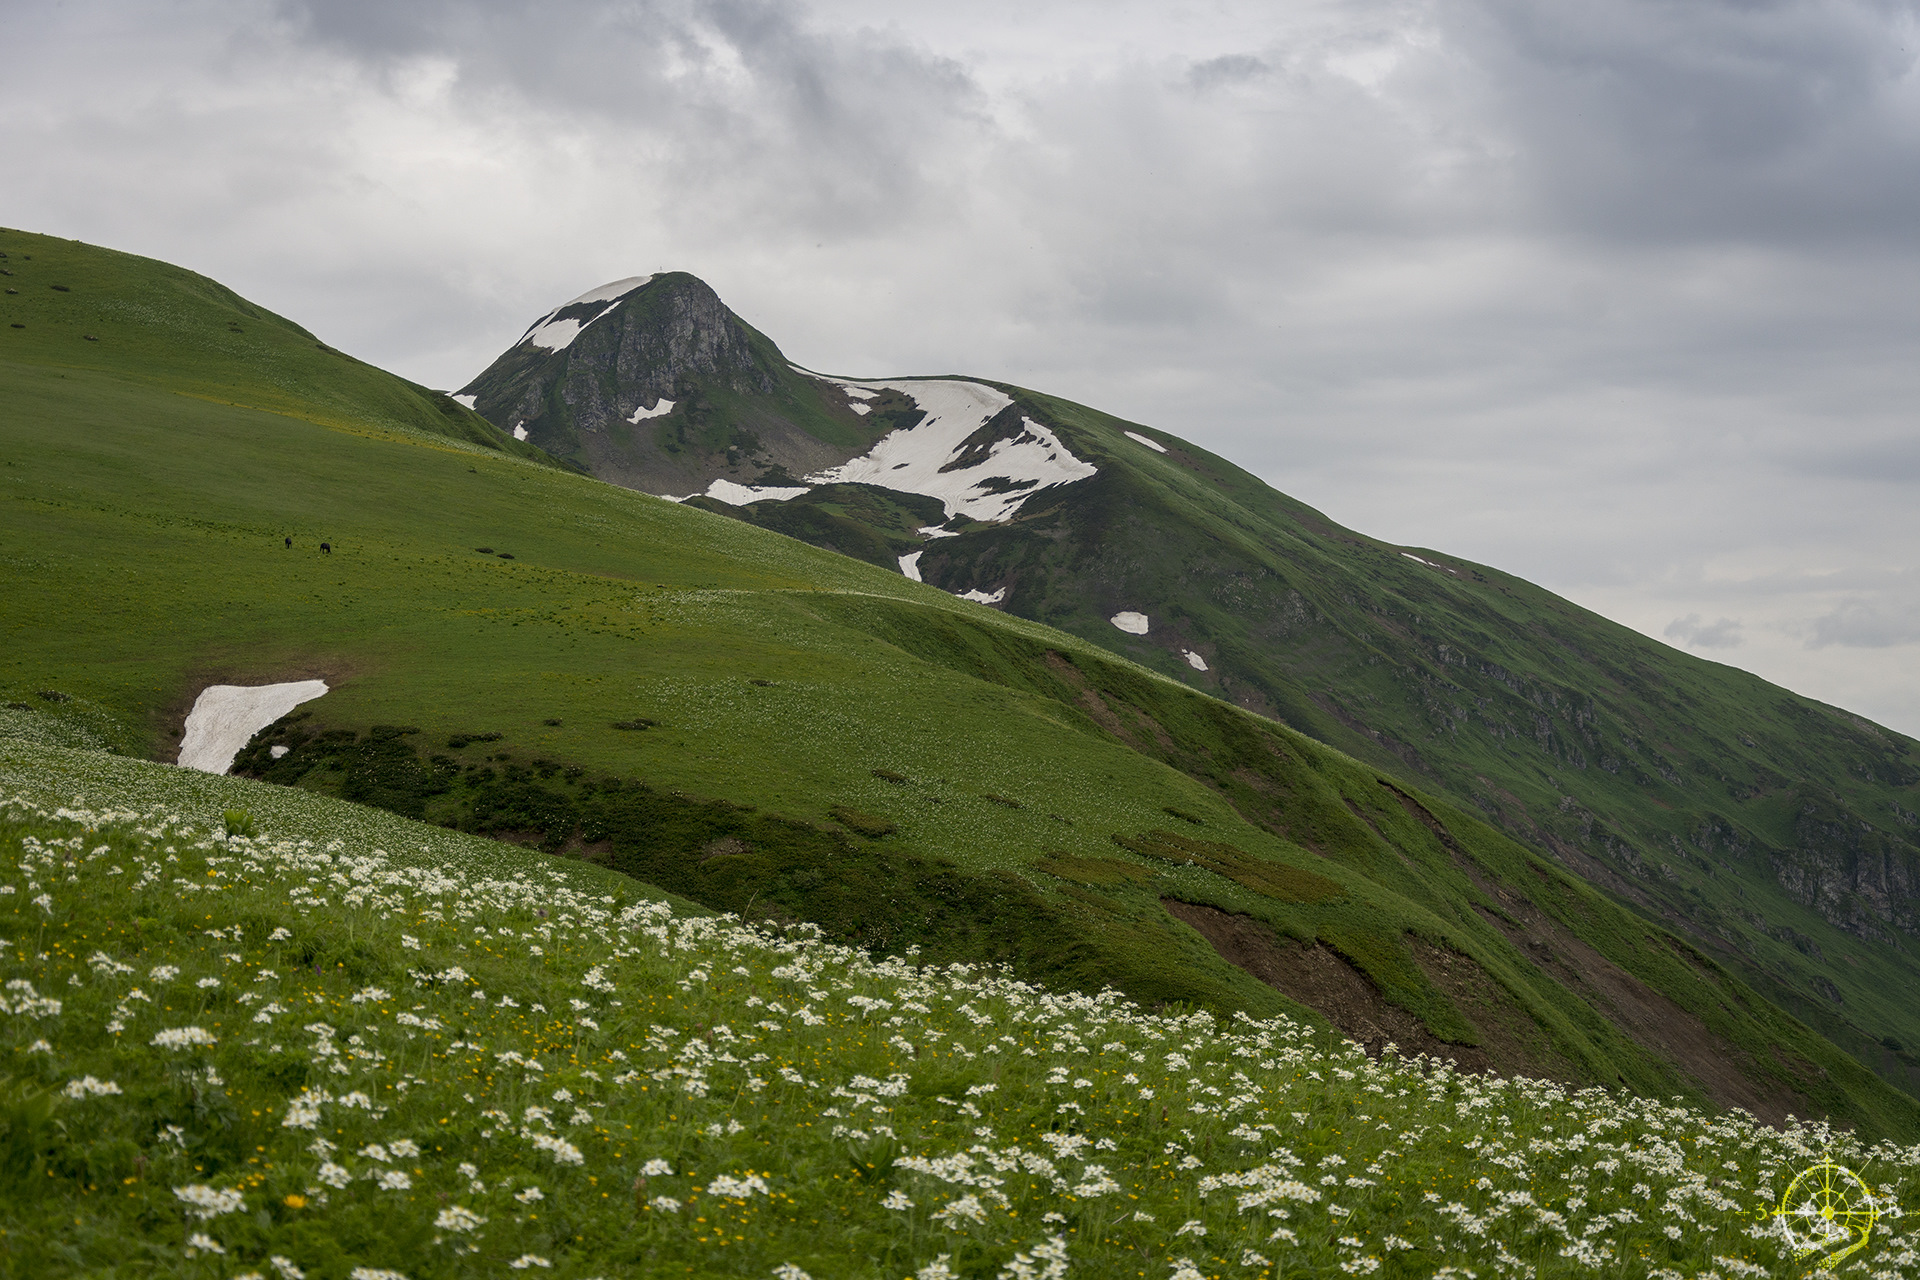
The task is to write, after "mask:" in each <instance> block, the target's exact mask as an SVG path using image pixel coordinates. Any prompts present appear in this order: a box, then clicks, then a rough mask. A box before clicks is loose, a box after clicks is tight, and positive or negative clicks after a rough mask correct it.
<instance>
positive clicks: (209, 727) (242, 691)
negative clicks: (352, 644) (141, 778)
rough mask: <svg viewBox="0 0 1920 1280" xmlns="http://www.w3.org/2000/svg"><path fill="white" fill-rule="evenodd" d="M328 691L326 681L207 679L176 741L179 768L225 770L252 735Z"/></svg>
mask: <svg viewBox="0 0 1920 1280" xmlns="http://www.w3.org/2000/svg"><path fill="white" fill-rule="evenodd" d="M326 691H327V682H326V681H325V680H296V681H294V682H292V683H291V684H263V685H254V686H252V687H250V688H249V687H247V686H245V685H237V684H210V685H208V686H207V687H206V688H204V689H202V690H201V691H200V696H199V697H198V698H195V699H194V700H193V710H192V711H190V712H188V713H187V728H186V735H185V736H184V737H182V738H181V740H180V759H179V764H180V767H181V768H182V769H198V770H200V771H201V772H202V773H225V772H226V771H227V770H229V769H231V768H233V758H234V757H235V756H236V755H239V754H240V748H242V747H244V746H246V745H247V743H248V742H249V741H250V740H251V739H252V738H253V735H254V734H256V733H258V732H260V731H261V730H262V729H264V728H266V727H267V726H268V725H270V724H272V723H273V722H274V721H275V720H278V719H279V718H280V717H281V716H283V715H285V714H287V712H289V711H291V710H293V709H294V708H295V707H297V706H299V705H300V704H301V703H303V702H311V701H313V700H314V699H315V698H317V697H319V696H320V695H321V694H323V693H325V692H326Z"/></svg>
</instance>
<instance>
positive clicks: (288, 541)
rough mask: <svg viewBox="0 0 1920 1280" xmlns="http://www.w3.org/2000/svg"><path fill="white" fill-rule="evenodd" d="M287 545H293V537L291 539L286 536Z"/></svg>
mask: <svg viewBox="0 0 1920 1280" xmlns="http://www.w3.org/2000/svg"><path fill="white" fill-rule="evenodd" d="M287 545H288V546H289V547H291V546H292V545H293V539H292V538H288V539H287Z"/></svg>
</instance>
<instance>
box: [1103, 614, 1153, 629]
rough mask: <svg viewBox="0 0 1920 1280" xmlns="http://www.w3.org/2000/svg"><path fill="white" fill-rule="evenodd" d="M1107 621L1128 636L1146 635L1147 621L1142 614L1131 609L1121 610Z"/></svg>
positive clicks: (1145, 616)
mask: <svg viewBox="0 0 1920 1280" xmlns="http://www.w3.org/2000/svg"><path fill="white" fill-rule="evenodd" d="M1107 621H1108V622H1111V623H1112V624H1113V625H1114V626H1116V627H1118V628H1120V630H1122V631H1124V632H1126V633H1127V634H1128V635H1130V636H1143V635H1145V634H1147V629H1148V622H1149V620H1148V618H1147V615H1146V614H1144V613H1135V612H1134V611H1133V610H1131V609H1122V610H1121V611H1120V612H1119V613H1116V614H1114V615H1113V616H1112V617H1111V618H1108V619H1107Z"/></svg>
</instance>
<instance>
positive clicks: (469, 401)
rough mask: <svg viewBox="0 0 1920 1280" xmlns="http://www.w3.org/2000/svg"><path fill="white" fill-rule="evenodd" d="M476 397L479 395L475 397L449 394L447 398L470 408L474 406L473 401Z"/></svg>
mask: <svg viewBox="0 0 1920 1280" xmlns="http://www.w3.org/2000/svg"><path fill="white" fill-rule="evenodd" d="M476 398H477V397H474V396H448V397H447V399H449V400H451V401H453V402H454V403H455V404H457V405H461V406H463V407H464V408H468V409H471V408H473V402H474V400H475V399H476Z"/></svg>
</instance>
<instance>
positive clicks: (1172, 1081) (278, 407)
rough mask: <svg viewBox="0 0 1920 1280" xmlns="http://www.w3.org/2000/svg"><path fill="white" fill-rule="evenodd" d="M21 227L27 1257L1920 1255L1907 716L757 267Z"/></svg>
mask: <svg viewBox="0 0 1920 1280" xmlns="http://www.w3.org/2000/svg"><path fill="white" fill-rule="evenodd" d="M0 255H3V256H0V267H4V269H5V271H6V272H7V275H6V276H5V284H6V288H7V292H6V294H5V296H4V298H3V299H0V310H3V311H4V312H5V317H4V318H5V320H6V324H5V325H4V326H0V498H4V501H0V581H4V584H5V589H4V591H0V639H3V640H4V646H0V703H3V704H4V706H3V707H0V849H3V850H4V852H5V854H6V859H5V864H4V867H0V969H4V971H5V973H4V979H5V991H4V995H3V996H0V1012H3V1013H4V1023H0V1027H3V1028H4V1030H3V1031H0V1036H3V1037H4V1038H3V1039H0V1045H4V1055H5V1060H4V1062H3V1063H0V1146H4V1150H5V1155H4V1158H3V1159H0V1179H4V1181H5V1195H4V1197H0V1268H4V1270H5V1272H6V1273H7V1274H17V1275H23V1276H24V1275H35V1276H44V1275H88V1276H162V1275H164V1276H176V1275H177V1276H194V1277H207V1278H209V1280H213V1278H215V1277H218V1278H221V1280H226V1278H235V1280H238V1278H240V1277H253V1278H256V1280H299V1278H300V1277H313V1280H394V1278H396V1277H398V1278H403V1280H432V1278H435V1277H466V1276H482V1275H506V1274H509V1273H517V1272H524V1273H526V1274H529V1275H556V1276H563V1275H564V1276H574V1277H594V1276H599V1277H614V1276H629V1275H631V1276H652V1275H662V1276H666V1275H690V1276H761V1277H780V1278H781V1280H803V1278H806V1280H839V1278H840V1277H847V1278H849V1280H852V1278H856V1277H857V1278H861V1280H865V1278H868V1277H871V1278H874V1280H883V1278H884V1280H903V1278H905V1277H915V1278H917V1280H958V1278H960V1277H967V1278H968V1280H976V1278H978V1280H1036V1278H1038V1277H1046V1278H1047V1280H1060V1278H1062V1277H1067V1276H1076V1277H1078V1276H1086V1277H1116V1278H1118V1277H1126V1278H1139V1277H1146V1278H1150V1280H1200V1278H1201V1277H1205V1278H1207V1280H1224V1278H1227V1277H1247V1278H1248V1280H1268V1278H1274V1280H1277V1278H1279V1277H1295V1276H1300V1277H1305V1276H1330V1277H1339V1276H1367V1275H1374V1274H1376V1273H1377V1274H1378V1275H1379V1276H1381V1277H1401V1276H1407V1277H1413V1276H1418V1277H1422V1278H1423V1280H1424V1278H1425V1277H1436V1278H1437V1277H1449V1278H1450V1280H1451V1278H1454V1277H1464V1278H1465V1280H1494V1278H1495V1277H1511V1278H1513V1280H1527V1278H1532V1277H1547V1276H1554V1277H1559V1276H1568V1277H1574V1276H1580V1277H1584V1276H1597V1277H1613V1276H1619V1277H1641V1276H1649V1277H1659V1278H1660V1280H1679V1278H1680V1277H1709V1276H1710V1277H1715V1278H1716V1280H1733V1278H1734V1277H1748V1276H1761V1275H1784V1274H1800V1273H1801V1272H1804V1271H1806V1270H1807V1269H1809V1268H1811V1267H1814V1266H1815V1265H1818V1264H1821V1263H1822V1262H1825V1263H1826V1264H1828V1265H1835V1266H1837V1267H1839V1268H1840V1269H1841V1270H1843V1271H1847V1272H1849V1273H1851V1271H1853V1270H1856V1269H1857V1270H1863V1271H1864V1272H1865V1273H1866V1274H1868V1275H1870V1276H1872V1277H1874V1278H1875V1280H1878V1278H1879V1277H1883V1276H1898V1275H1907V1274H1912V1273H1913V1272H1914V1270H1915V1263H1916V1262H1920V1253H1916V1252H1915V1245H1916V1240H1917V1239H1920V1237H1916V1235H1915V1233H1914V1232H1912V1231H1910V1230H1909V1229H1908V1227H1907V1224H1905V1222H1904V1216H1903V1215H1904V1213H1905V1211H1906V1210H1908V1209H1909V1208H1911V1207H1914V1205H1915V1204H1917V1203H1920V1201H1917V1200H1916V1197H1920V1175H1916V1173H1915V1166H1916V1164H1920V1145H1915V1144H1920V1097H1917V1096H1916V1094H1915V1089H1916V1088H1920V1065H1917V1064H1920V1059H1917V1058H1915V1057H1914V1056H1913V1055H1912V1053H1910V1052H1909V1050H1908V1046H1909V1045H1912V1044H1915V1043H1920V1014H1916V1013H1915V1012H1914V1010H1913V1007H1912V1004H1911V1001H1910V1000H1908V999H1907V998H1906V993H1907V992H1909V991H1911V990H1912V984H1913V981H1914V979H1915V978H1916V976H1920V973H1916V962H1915V961H1914V959H1913V952H1912V949H1911V939H1912V936H1913V928H1914V925H1913V922H1914V919H1915V917H1914V915H1913V913H1912V898H1911V896H1910V891H1909V886H1910V885H1911V883H1912V868H1913V867H1914V866H1915V865H1917V864H1916V859H1920V849H1916V848H1915V846H1914V845H1913V844H1912V843H1911V840H1910V839H1909V836H1910V834H1911V827H1912V823H1913V822H1914V821H1915V819H1914V818H1913V813H1914V812H1915V811H1917V810H1920V796H1917V795H1916V794H1915V793H1916V791H1920V769H1917V768H1916V767H1915V757H1914V748H1915V744H1914V743H1912V742H1911V741H1909V740H1907V739H1905V738H1903V737H1901V736H1900V735H1898V734H1896V733H1893V732H1892V731H1889V730H1885V729H1883V728H1880V727H1878V726H1874V725H1872V724H1869V723H1867V722H1865V721H1863V720H1860V719H1858V718H1856V717H1851V716H1849V715H1847V714H1846V713H1844V712H1841V711H1838V710H1837V709H1834V708H1829V707H1824V706H1821V705H1820V704H1817V703H1812V702H1809V701H1808V700H1805V699H1801V698H1797V697H1795V696H1794V695H1792V694H1789V693H1787V692H1786V691H1784V690H1781V689H1777V688H1774V687H1772V686H1768V685H1765V684H1764V683H1763V682H1761V681H1759V680H1757V679H1756V678H1754V677H1751V676H1746V675H1744V674H1743V673H1739V672H1735V671H1732V670H1731V669H1729V668H1725V667H1718V666H1714V665H1713V664H1709V663H1704V662H1700V661H1698V660H1695V659H1692V658H1689V657H1686V656H1685V655H1681V654H1677V653H1674V652H1673V651H1670V650H1666V649H1665V648H1664V647H1663V646H1658V645H1655V644H1653V643H1652V642H1650V641H1645V640H1642V639H1640V638H1638V637H1634V636H1632V635H1631V633H1628V632H1626V631H1625V630H1624V629H1622V628H1618V627H1615V626H1613V625H1612V624H1610V623H1607V622H1605V621H1604V620H1602V619H1598V618H1596V617H1594V616H1593V615H1590V614H1586V613H1584V612H1583V611H1581V610H1579V609H1577V608H1576V607H1575V606H1573V605H1571V604H1568V603H1567V602H1565V601H1561V600H1558V599H1556V598H1554V597H1552V596H1551V595H1549V594H1548V593H1546V592H1544V591H1542V590H1541V589H1539V588H1537V587H1534V586H1531V585H1529V584H1527V583H1524V582H1521V581H1519V580H1518V579H1514V578H1511V577H1508V576H1506V575H1503V574H1499V573H1498V572H1497V571H1495V570H1493V569H1490V568H1486V567H1484V566H1475V565H1469V564H1466V563H1464V562H1460V561H1457V560H1454V559H1451V558H1448V557H1446V556H1444V555H1442V554H1440V553H1437V552H1430V551H1427V550H1425V549H1408V548H1399V547H1388V546H1385V545H1384V544H1380V543H1376V542H1374V541H1373V540H1370V539H1367V538H1365V537H1364V536H1363V535H1359V534H1354V533H1352V532H1350V531H1347V530H1343V529H1340V528H1339V527H1338V526H1335V525H1333V524H1332V523H1331V522H1329V521H1327V520H1325V518H1324V517H1321V516H1319V515H1318V514H1317V513H1315V512H1313V511H1311V510H1310V509H1309V508H1307V507H1305V506H1304V505H1302V504H1300V503H1298V502H1295V501H1294V500H1292V499H1290V498H1286V497H1284V496H1283V495H1280V494H1277V493H1274V492H1273V491H1272V490H1270V489H1267V488H1266V487H1265V486H1264V485H1262V484H1261V483H1260V482H1259V481H1257V480H1256V479H1254V478H1253V477H1251V476H1249V475H1247V474H1246V473H1244V472H1240V471H1238V470H1237V469H1235V468H1233V467H1232V466H1231V465H1230V464H1228V463H1226V462H1224V461H1223V460H1220V459H1216V458H1213V457H1211V456H1210V455H1206V454H1204V453H1203V452H1201V451H1199V450H1197V449H1195V448H1193V447H1191V446H1189V445H1187V444H1185V443H1184V442H1182V441H1179V440H1178V439H1176V438H1174V437H1171V436H1168V435H1166V434H1164V433H1160V432H1155V431H1152V430H1151V429H1150V428H1146V427H1142V426H1139V425H1138V424H1129V423H1123V422H1120V421H1119V420H1117V419H1113V418H1110V417H1108V416H1106V415H1104V414H1101V413H1098V412H1097V411H1095V410H1092V409H1087V408H1084V407H1082V406H1078V405H1073V404H1069V403H1067V402H1064V401H1060V400H1057V399H1054V398H1050V397H1047V396H1044V395H1042V394H1039V393H1036V392H1031V391H1027V390H1024V389H1022V388H1017V387H1012V386H1010V385H1006V384H1001V383H996V382H992V381H990V380H981V379H960V378H940V379H919V378H915V379H909V378H901V379H892V380H865V381H855V380H847V379H837V378H830V377H826V376H823V375H817V374H813V373H810V372H808V371H805V370H798V369H795V368H793V367H792V366H791V365H789V364H788V363H787V362H786V360H785V359H784V357H781V356H780V354H779V351H778V349H777V347H775V346H774V345H773V343H772V342H771V340H770V339H768V338H766V337H765V336H764V335H761V334H760V333H758V332H757V331H755V330H753V329H751V328H750V327H748V326H747V325H745V324H744V323H743V322H741V321H739V320H738V318H737V317H734V316H732V314H731V313H730V312H728V311H726V309H725V308H724V306H722V305H721V304H720V303H719V301H718V299H717V298H715V297H713V296H712V294H711V291H710V290H707V289H706V288H705V286H704V285H701V284H700V282H699V281H697V280H695V279H693V277H690V276H686V275H683V274H678V273H672V274H668V275H663V276H658V277H648V278H640V277H636V278H634V279H633V280H628V281H622V282H620V283H619V284H618V285H615V286H608V287H607V288H605V289H601V290H596V291H593V292H591V293H588V294H585V295H582V296H581V297H580V298H576V299H575V300H574V301H573V302H571V303H568V304H564V305H563V306H561V307H559V308H556V309H555V311H553V312H551V313H549V314H548V315H546V316H544V317H541V318H540V319H539V320H536V321H535V323H534V325H533V326H532V327H531V328H530V329H529V330H528V332H527V335H526V336H525V337H523V338H522V339H521V341H520V342H519V343H518V344H516V346H515V347H514V348H513V349H512V350H510V351H509V352H508V353H506V354H505V355H503V356H502V358H501V361H500V362H498V363H497V364H496V365H495V366H494V367H493V368H492V369H490V370H488V371H486V372H485V373H483V374H481V375H480V376H479V377H478V378H477V379H476V381H475V382H474V383H473V384H471V385H470V386H469V387H468V388H466V389H465V392H464V394H462V395H460V396H459V397H455V396H450V395H447V394H444V393H441V392H437V391H432V390H429V389H427V388H423V387H419V386H416V385H413V384H411V383H408V382H406V381H404V380H402V379H400V378H397V377H394V376H392V375H389V374H386V373H384V372H382V371H381V370H378V369H375V368H372V367H371V366H368V365H366V364H363V363H360V362H358V361H355V360H353V359H351V358H350V357H348V356H345V355H344V354H342V353H340V352H338V351H336V350H333V349H331V348H330V347H328V346H327V345H326V344H324V343H323V342H321V341H320V340H319V339H317V338H316V337H315V336H314V335H313V334H310V333H308V332H307V331H306V330H304V329H302V328H301V327H299V326H298V325H297V324H295V323H293V322H291V321H288V320H285V319H282V318H280V317H278V316H275V315H273V314H271V313H269V312H266V311H264V310H262V309H261V308H258V307H256V306H254V305H252V304H250V303H248V302H247V301H245V300H244V299H242V298H240V297H238V296H237V295H235V294H233V293H232V292H230V291H228V290H226V289H224V288H222V287H221V286H219V285H217V284H215V283H213V282H212V281H209V280H207V279H205V278H203V277H200V276H197V275H194V274H192V273H191V272H188V271H185V270H182V269H179V268H176V267H172V266H169V265H166V264H164V263H160V262H155V261H152V260H148V259H143V258H137V257H133V256H130V255H126V254H121V253H117V252H113V251H110V250H106V249H102V248H96V247H93V246H89V245H84V244H80V243H78V242H75V241H70V240H61V239H57V238H53V237H49V236H43V235H35V234H29V233H26V232H21V231H11V230H7V231H0ZM642 489H649V490H655V491H657V494H656V493H654V492H642V491H641V490H642ZM658 495H667V496H669V497H671V499H672V500H667V498H666V497H663V496H658ZM1656 650H1657V651H1658V652H1657V653H1656V652H1655V651H1656ZM293 682H307V685H308V687H309V691H308V692H305V693H303V694H302V695H301V699H302V700H301V701H299V702H298V705H297V707H296V708H295V709H294V710H292V711H288V712H286V713H285V714H278V713H275V714H276V715H277V718H274V719H272V721H271V723H267V724H264V725H263V726H259V727H258V729H257V732H254V731H253V730H252V729H248V730H246V731H245V732H243V733H242V734H240V735H239V737H238V738H236V739H235V740H233V741H232V742H231V743H229V746H230V748H231V749H232V750H233V755H232V765H231V772H230V774H229V775H227V776H222V775H221V774H219V773H215V772H208V771H202V770H198V769H191V768H182V767H177V765H176V763H175V762H176V761H177V760H180V759H181V758H182V748H183V744H185V743H186V742H187V740H188V738H189V737H190V735H191V734H195V733H203V734H204V733H209V732H212V731H211V730H208V729H207V728H206V724H207V719H206V717H207V710H206V709H207V707H208V706H211V705H212V704H211V703H208V702H205V701H204V699H206V698H207V697H208V696H209V694H210V691H212V690H215V689H218V688H221V687H224V686H240V687H242V688H243V689H246V688H254V687H258V686H270V685H283V684H291V683H293ZM283 705H284V704H283ZM197 708H198V709H197ZM1459 708H1469V709H1470V710H1460V712H1459V714H1457V715H1456V714H1455V710H1456V709H1459ZM1527 708H1531V710H1527ZM1736 743H1738V744H1744V745H1741V746H1739V747H1738V748H1736V747H1734V746H1733V745H1732V744H1736ZM1903 815H1904V816H1903ZM1876 877H1877V878H1876ZM1829 974H1831V975H1832V976H1829ZM1822 983H1824V984H1825V986H1822V985H1821V984H1822ZM1829 989H1831V993H1832V994H1828V990H1829ZM1840 1166H1844V1168H1840ZM1809 1170H1814V1171H1822V1170H1824V1171H1826V1172H1824V1173H1820V1174H1819V1175H1818V1176H1819V1177H1823V1178H1825V1179H1826V1181H1825V1182H1823V1183H1821V1184H1820V1186H1821V1188H1823V1189H1821V1190H1819V1191H1818V1192H1817V1193H1816V1192H1815V1191H1813V1190H1809V1189H1808V1188H1810V1187H1812V1186H1813V1185H1814V1184H1813V1183H1809V1182H1808V1181H1807V1180H1806V1179H1807V1177H1808V1171H1809ZM1835 1170H1838V1172H1835ZM1842 1173H1844V1174H1845V1177H1846V1179H1849V1180H1850V1181H1845V1182H1844V1183H1842V1182H1839V1181H1836V1179H1837V1178H1839V1175H1840V1174H1842ZM1809 1206H1811V1208H1810V1207H1809Z"/></svg>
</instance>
